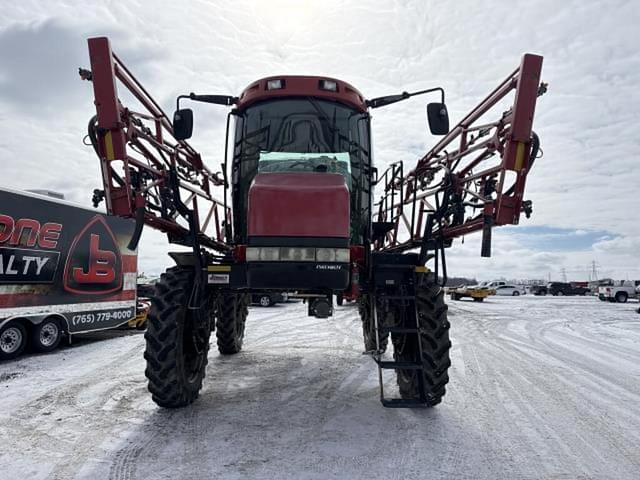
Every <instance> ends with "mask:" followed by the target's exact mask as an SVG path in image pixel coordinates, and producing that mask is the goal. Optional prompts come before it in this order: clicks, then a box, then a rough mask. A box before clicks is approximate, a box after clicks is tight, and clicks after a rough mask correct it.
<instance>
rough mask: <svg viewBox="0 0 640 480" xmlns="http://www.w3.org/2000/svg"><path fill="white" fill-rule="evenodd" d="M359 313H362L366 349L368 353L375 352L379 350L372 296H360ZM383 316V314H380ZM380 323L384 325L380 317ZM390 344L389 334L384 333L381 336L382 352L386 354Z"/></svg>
mask: <svg viewBox="0 0 640 480" xmlns="http://www.w3.org/2000/svg"><path fill="white" fill-rule="evenodd" d="M358 312H359V313H360V319H361V320H362V334H363V336H364V349H365V351H366V352H371V351H375V350H377V349H378V346H377V345H376V332H375V325H374V321H373V301H372V299H371V296H369V295H367V294H364V295H362V296H360V299H359V302H358ZM380 315H381V316H382V314H380ZM378 322H381V323H384V319H383V318H381V317H378ZM388 343H389V332H384V333H382V335H380V350H381V351H382V352H385V351H386V350H387V344H388Z"/></svg>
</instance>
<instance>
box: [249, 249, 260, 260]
mask: <svg viewBox="0 0 640 480" xmlns="http://www.w3.org/2000/svg"><path fill="white" fill-rule="evenodd" d="M258 260H260V249H259V248H256V247H247V262H257V261H258Z"/></svg>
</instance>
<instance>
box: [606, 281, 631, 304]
mask: <svg viewBox="0 0 640 480" xmlns="http://www.w3.org/2000/svg"><path fill="white" fill-rule="evenodd" d="M639 285H640V282H639V281H635V282H633V281H622V282H615V283H614V284H613V285H605V286H602V287H598V298H599V299H600V300H602V301H603V302H606V301H609V302H618V303H625V302H626V301H627V300H629V299H630V298H640V296H639V294H638V291H637V287H638V286H639Z"/></svg>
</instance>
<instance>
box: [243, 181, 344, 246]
mask: <svg viewBox="0 0 640 480" xmlns="http://www.w3.org/2000/svg"><path fill="white" fill-rule="evenodd" d="M349 203H350V202H349V189H348V188H347V185H346V183H345V180H344V177H343V176H342V175H339V174H336V173H259V174H258V175H256V176H255V178H254V180H253V182H252V183H251V187H250V188H249V204H248V216H249V224H248V234H249V236H254V237H257V236H260V237H263V236H278V237H334V238H336V237H337V238H349V220H350V215H349Z"/></svg>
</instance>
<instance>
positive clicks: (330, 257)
mask: <svg viewBox="0 0 640 480" xmlns="http://www.w3.org/2000/svg"><path fill="white" fill-rule="evenodd" d="M316 261H317V262H335V261H336V249H335V248H318V249H317V250H316Z"/></svg>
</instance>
